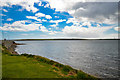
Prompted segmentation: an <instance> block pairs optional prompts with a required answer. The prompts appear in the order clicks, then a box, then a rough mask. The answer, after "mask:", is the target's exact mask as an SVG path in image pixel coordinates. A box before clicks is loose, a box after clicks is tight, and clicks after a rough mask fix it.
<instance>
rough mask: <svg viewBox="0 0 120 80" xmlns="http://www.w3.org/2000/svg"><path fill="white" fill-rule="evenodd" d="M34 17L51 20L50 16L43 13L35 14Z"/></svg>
mask: <svg viewBox="0 0 120 80" xmlns="http://www.w3.org/2000/svg"><path fill="white" fill-rule="evenodd" d="M35 16H37V17H45V18H47V19H51V18H52V17H51V16H50V15H45V14H43V13H37V14H35Z"/></svg>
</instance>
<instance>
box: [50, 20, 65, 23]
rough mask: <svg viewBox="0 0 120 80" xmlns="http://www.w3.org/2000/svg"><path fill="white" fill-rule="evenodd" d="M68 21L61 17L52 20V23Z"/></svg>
mask: <svg viewBox="0 0 120 80" xmlns="http://www.w3.org/2000/svg"><path fill="white" fill-rule="evenodd" d="M63 21H66V19H60V20H51V21H50V23H56V24H58V23H59V22H63Z"/></svg>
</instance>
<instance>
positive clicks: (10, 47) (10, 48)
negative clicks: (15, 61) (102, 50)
mask: <svg viewBox="0 0 120 80" xmlns="http://www.w3.org/2000/svg"><path fill="white" fill-rule="evenodd" d="M17 45H23V44H17V43H15V42H14V41H5V42H3V47H4V49H5V51H3V53H8V55H10V56H17V57H19V56H20V57H27V58H31V59H34V60H37V61H38V62H42V63H45V64H48V65H51V66H54V67H55V68H57V69H58V70H60V72H61V73H60V72H59V71H57V70H55V72H56V73H57V74H59V75H60V76H62V77H68V78H71V76H72V78H82V79H83V80H86V79H87V80H88V79H89V80H99V79H97V78H96V77H94V76H92V75H89V74H87V73H85V72H83V71H81V70H76V69H73V68H72V67H70V66H68V65H63V64H60V63H58V62H55V61H53V60H50V59H47V58H44V57H41V56H37V55H32V54H21V55H20V54H18V53H17V52H16V51H15V48H16V46H17ZM6 51H7V52H6ZM63 73H64V75H63Z"/></svg>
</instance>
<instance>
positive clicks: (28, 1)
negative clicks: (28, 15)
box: [0, 0, 40, 13]
mask: <svg viewBox="0 0 120 80" xmlns="http://www.w3.org/2000/svg"><path fill="white" fill-rule="evenodd" d="M38 2H40V1H39V0H1V2H0V6H8V7H10V6H12V5H20V6H22V8H23V9H26V10H27V11H32V12H34V13H35V12H37V11H38V9H37V8H36V7H34V3H38Z"/></svg>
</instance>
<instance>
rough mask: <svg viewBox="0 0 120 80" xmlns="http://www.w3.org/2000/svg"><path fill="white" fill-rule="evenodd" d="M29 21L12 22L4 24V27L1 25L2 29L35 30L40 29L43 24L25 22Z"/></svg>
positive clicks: (0, 28)
mask: <svg viewBox="0 0 120 80" xmlns="http://www.w3.org/2000/svg"><path fill="white" fill-rule="evenodd" d="M26 22H27V23H29V21H25V20H24V21H16V22H14V23H12V24H7V23H5V24H3V27H0V30H5V31H35V30H39V27H40V26H42V25H41V24H36V23H31V24H28V25H26V24H25V23H26Z"/></svg>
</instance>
